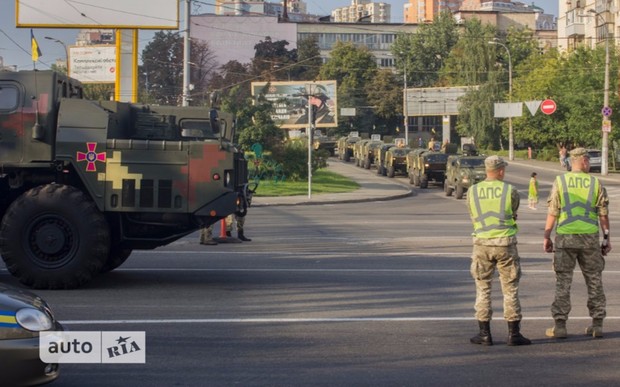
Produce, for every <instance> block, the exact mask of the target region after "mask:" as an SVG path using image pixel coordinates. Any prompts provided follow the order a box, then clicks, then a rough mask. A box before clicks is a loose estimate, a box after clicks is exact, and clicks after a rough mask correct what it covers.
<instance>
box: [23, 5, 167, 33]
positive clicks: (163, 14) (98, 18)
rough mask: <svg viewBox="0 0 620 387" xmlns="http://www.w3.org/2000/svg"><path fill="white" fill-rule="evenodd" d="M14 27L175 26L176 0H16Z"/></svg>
mask: <svg viewBox="0 0 620 387" xmlns="http://www.w3.org/2000/svg"><path fill="white" fill-rule="evenodd" d="M15 14H16V17H17V20H16V24H15V25H16V26H17V27H41V28H124V29H157V30H161V29H178V28H179V2H178V0H106V1H101V0H80V1H67V0H15Z"/></svg>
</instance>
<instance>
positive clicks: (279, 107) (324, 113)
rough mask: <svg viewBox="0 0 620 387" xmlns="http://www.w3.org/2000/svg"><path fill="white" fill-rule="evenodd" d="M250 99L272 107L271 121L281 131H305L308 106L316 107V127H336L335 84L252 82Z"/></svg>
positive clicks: (332, 82)
mask: <svg viewBox="0 0 620 387" xmlns="http://www.w3.org/2000/svg"><path fill="white" fill-rule="evenodd" d="M252 96H253V97H254V100H255V101H256V100H257V99H258V97H259V96H263V97H264V98H265V99H266V100H268V101H270V102H272V103H273V105H274V108H275V109H274V113H273V115H272V117H271V118H272V119H273V120H274V121H275V123H276V125H278V126H280V127H281V128H284V129H301V128H307V127H308V105H309V104H311V105H314V106H315V109H314V110H315V119H316V120H315V127H317V128H333V127H336V126H338V104H337V98H336V81H316V82H303V81H299V82H269V83H268V82H252Z"/></svg>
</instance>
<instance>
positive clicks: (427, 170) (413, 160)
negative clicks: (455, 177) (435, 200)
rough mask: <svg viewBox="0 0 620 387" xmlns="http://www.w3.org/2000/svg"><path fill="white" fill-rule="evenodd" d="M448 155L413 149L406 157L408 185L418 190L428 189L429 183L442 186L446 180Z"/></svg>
mask: <svg viewBox="0 0 620 387" xmlns="http://www.w3.org/2000/svg"><path fill="white" fill-rule="evenodd" d="M447 161H448V154H446V153H442V152H431V151H428V150H426V149H422V148H419V149H415V150H413V151H411V152H409V154H408V155H407V174H408V175H409V183H410V184H413V185H415V186H416V187H420V188H428V184H429V182H435V183H437V184H441V185H442V186H443V182H444V180H445V178H446V163H447Z"/></svg>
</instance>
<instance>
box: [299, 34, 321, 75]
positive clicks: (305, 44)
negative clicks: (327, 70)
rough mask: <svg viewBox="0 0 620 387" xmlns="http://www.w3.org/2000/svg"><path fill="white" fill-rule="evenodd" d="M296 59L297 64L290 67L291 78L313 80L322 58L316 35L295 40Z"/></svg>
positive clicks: (317, 73)
mask: <svg viewBox="0 0 620 387" xmlns="http://www.w3.org/2000/svg"><path fill="white" fill-rule="evenodd" d="M297 60H298V62H297V63H298V64H297V65H295V66H294V67H293V69H292V70H293V71H292V74H293V75H292V79H293V80H296V81H313V80H315V79H316V78H317V77H318V75H319V72H320V71H321V65H322V64H323V60H322V59H321V49H320V48H319V43H318V38H317V37H316V36H314V35H312V36H310V37H308V38H304V39H300V40H299V41H297Z"/></svg>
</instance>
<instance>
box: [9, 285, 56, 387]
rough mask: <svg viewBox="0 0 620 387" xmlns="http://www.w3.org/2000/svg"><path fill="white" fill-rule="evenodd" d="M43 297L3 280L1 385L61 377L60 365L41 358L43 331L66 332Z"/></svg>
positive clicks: (19, 384) (39, 381) (47, 381)
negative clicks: (40, 336) (59, 373)
mask: <svg viewBox="0 0 620 387" xmlns="http://www.w3.org/2000/svg"><path fill="white" fill-rule="evenodd" d="M62 330H63V327H62V325H60V323H59V322H58V321H56V319H55V318H54V315H53V314H52V311H51V309H50V308H49V306H48V305H47V303H46V302H45V301H44V300H43V299H42V298H41V297H39V296H37V295H35V294H33V293H31V292H28V291H26V290H21V289H17V288H13V287H10V286H8V285H4V284H2V283H0V384H2V385H3V386H33V385H38V384H44V383H49V382H51V381H53V380H55V379H56V378H57V377H58V372H59V371H58V364H47V363H44V362H42V361H41V359H40V357H39V332H41V331H62Z"/></svg>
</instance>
